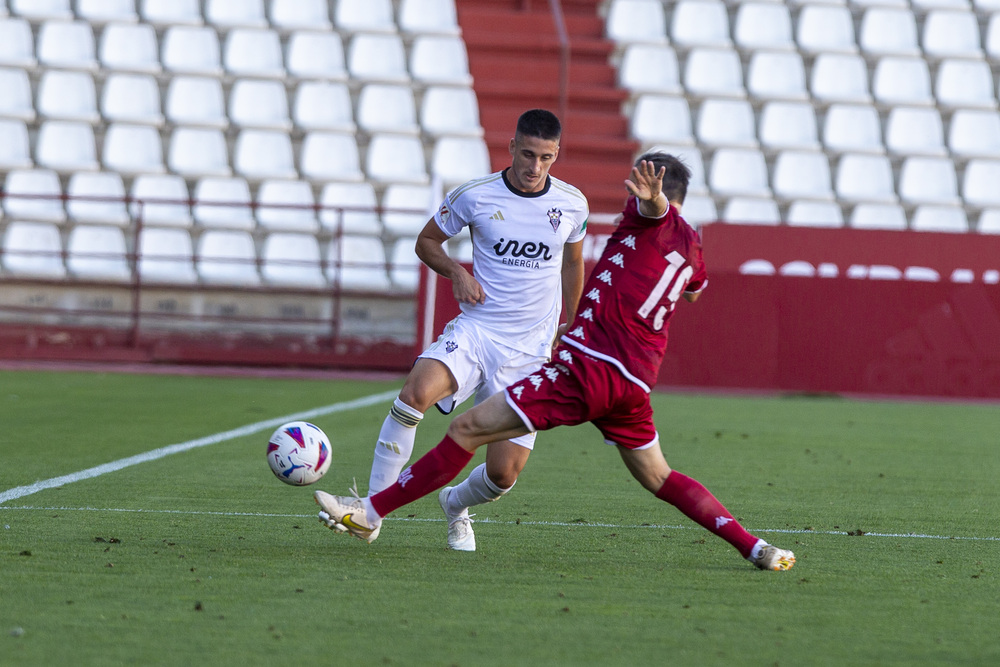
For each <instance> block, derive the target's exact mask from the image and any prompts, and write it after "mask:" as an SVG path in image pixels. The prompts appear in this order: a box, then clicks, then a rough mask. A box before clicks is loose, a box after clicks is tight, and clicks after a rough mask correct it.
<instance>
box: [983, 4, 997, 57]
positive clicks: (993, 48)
mask: <svg viewBox="0 0 1000 667" xmlns="http://www.w3.org/2000/svg"><path fill="white" fill-rule="evenodd" d="M983 48H984V49H985V50H986V57H987V58H1000V11H997V12H993V13H992V14H991V15H990V20H989V22H987V24H986V37H985V38H984V41H983Z"/></svg>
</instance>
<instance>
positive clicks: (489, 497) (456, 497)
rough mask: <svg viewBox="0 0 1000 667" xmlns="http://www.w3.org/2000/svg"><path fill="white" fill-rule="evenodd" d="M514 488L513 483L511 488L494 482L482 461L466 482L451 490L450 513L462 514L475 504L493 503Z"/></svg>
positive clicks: (449, 497) (449, 496) (449, 499)
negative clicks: (502, 486)
mask: <svg viewBox="0 0 1000 667" xmlns="http://www.w3.org/2000/svg"><path fill="white" fill-rule="evenodd" d="M513 488H514V486H513V485H511V486H510V488H507V489H502V488H500V487H499V486H497V485H496V484H494V483H493V481H492V480H491V479H490V477H489V475H487V474H486V464H485V463H480V464H479V465H478V466H476V467H475V468H473V470H472V472H471V473H469V476H468V477H467V478H466V479H465V481H464V482H462V483H461V484H459V485H458V486H456V487H455V488H453V489H452V490H451V493H450V494H449V495H448V513H449V514H453V515H454V514H461V513H462V510H463V509H468V508H469V507H472V506H473V505H482V504H483V503H491V502H493V501H494V500H496V499H497V498H499V497H500V496H502V495H504V494H505V493H507V492H508V491H510V490H511V489H513Z"/></svg>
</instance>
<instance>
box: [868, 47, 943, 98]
mask: <svg viewBox="0 0 1000 667" xmlns="http://www.w3.org/2000/svg"><path fill="white" fill-rule="evenodd" d="M872 93H873V94H874V95H875V100H876V102H879V103H881V104H884V105H887V106H894V105H897V104H908V105H911V106H917V105H921V106H924V105H931V104H934V97H933V96H932V95H931V74H930V70H929V69H928V67H927V61H925V60H924V59H923V58H898V57H895V56H887V57H885V58H882V59H881V60H879V61H878V64H877V65H876V66H875V73H874V74H873V75H872Z"/></svg>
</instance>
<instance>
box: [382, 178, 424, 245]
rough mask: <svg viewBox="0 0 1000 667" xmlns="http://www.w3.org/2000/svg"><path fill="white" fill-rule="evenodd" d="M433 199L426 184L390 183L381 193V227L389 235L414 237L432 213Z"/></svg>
mask: <svg viewBox="0 0 1000 667" xmlns="http://www.w3.org/2000/svg"><path fill="white" fill-rule="evenodd" d="M435 199H436V197H435V196H434V191H433V189H432V188H431V187H430V186H428V185H406V184H399V183H397V184H395V185H390V186H389V187H387V188H386V189H385V194H384V195H382V227H383V229H385V231H386V232H388V233H389V234H390V235H391V236H411V237H416V236H417V234H419V233H420V230H422V229H423V228H424V225H426V224H427V221H428V220H430V218H431V216H432V215H433V214H434V208H435V207H436V206H437V204H438V202H437V201H435Z"/></svg>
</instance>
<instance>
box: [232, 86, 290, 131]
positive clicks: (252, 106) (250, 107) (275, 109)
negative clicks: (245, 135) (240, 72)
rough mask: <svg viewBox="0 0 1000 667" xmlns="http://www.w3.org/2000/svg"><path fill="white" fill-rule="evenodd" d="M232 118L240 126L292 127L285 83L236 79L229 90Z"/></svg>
mask: <svg viewBox="0 0 1000 667" xmlns="http://www.w3.org/2000/svg"><path fill="white" fill-rule="evenodd" d="M229 119H230V120H231V121H232V122H233V123H234V124H235V125H237V126H239V127H255V128H261V129H267V130H283V131H286V132H287V131H289V130H291V129H292V121H291V119H290V118H289V117H288V98H287V95H286V94H285V85H284V84H283V83H282V82H280V81H261V80H259V79H240V80H238V81H236V82H235V83H234V84H233V87H232V88H231V89H230V91H229Z"/></svg>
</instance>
